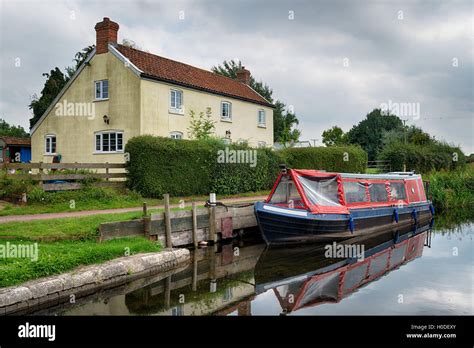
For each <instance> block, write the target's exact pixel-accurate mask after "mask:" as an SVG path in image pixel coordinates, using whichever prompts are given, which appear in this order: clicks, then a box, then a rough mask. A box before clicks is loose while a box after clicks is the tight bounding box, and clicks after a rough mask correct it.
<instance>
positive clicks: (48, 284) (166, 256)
mask: <svg viewBox="0 0 474 348" xmlns="http://www.w3.org/2000/svg"><path fill="white" fill-rule="evenodd" d="M189 260H190V252H189V250H187V249H172V250H163V251H161V252H158V253H146V254H137V255H132V256H126V257H120V258H117V259H113V260H110V261H107V262H105V263H102V264H95V265H89V266H84V267H80V268H78V269H76V270H74V271H71V272H67V273H62V274H59V275H55V276H51V277H46V278H39V279H35V280H32V281H28V282H26V283H23V284H21V285H15V286H11V287H7V288H3V289H0V315H6V314H14V313H15V312H20V311H24V310H27V309H29V308H36V307H40V306H44V305H47V304H51V305H54V304H59V303H60V302H65V301H68V300H69V299H70V297H71V295H74V298H78V297H81V296H85V295H87V294H90V293H94V292H97V291H99V290H101V289H104V288H110V287H114V286H118V285H120V284H123V283H126V282H129V281H131V280H133V279H136V278H140V277H143V276H145V275H147V274H151V273H157V272H165V271H168V270H170V269H173V268H175V267H177V266H179V265H181V264H183V263H186V262H189Z"/></svg>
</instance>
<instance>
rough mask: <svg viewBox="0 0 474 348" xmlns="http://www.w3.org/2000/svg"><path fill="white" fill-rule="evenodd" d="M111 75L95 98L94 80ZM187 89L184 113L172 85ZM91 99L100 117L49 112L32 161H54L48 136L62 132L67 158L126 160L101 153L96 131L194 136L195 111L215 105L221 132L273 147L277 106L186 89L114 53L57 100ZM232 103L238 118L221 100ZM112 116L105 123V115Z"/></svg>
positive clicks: (96, 60) (94, 63)
mask: <svg viewBox="0 0 474 348" xmlns="http://www.w3.org/2000/svg"><path fill="white" fill-rule="evenodd" d="M103 79H108V81H109V99H108V100H104V101H94V88H95V87H94V82H95V81H97V80H103ZM171 88H175V89H180V90H182V91H183V105H184V114H183V115H178V114H172V113H170V112H169V109H170V89H171ZM65 101H66V102H67V103H74V104H75V105H76V104H77V103H91V104H89V105H93V107H94V108H95V115H94V117H92V116H90V115H89V116H88V115H84V116H79V115H75V116H58V115H57V114H56V111H57V108H52V109H51V111H50V112H49V113H48V115H47V116H46V117H45V118H44V119H43V120H42V122H41V123H40V124H39V126H38V127H37V128H36V129H35V130H34V132H33V134H32V137H31V144H32V162H46V163H49V162H51V161H52V158H53V155H47V154H45V136H46V135H50V134H53V135H56V153H57V154H61V156H62V160H61V161H62V162H64V163H71V162H82V163H104V162H110V163H121V162H124V160H125V158H124V155H123V153H113V154H97V153H95V132H98V131H107V130H109V131H110V130H116V131H123V141H124V144H126V142H127V141H128V140H129V139H130V138H132V137H134V136H138V135H143V134H152V135H159V136H164V137H168V136H170V132H173V131H179V132H182V133H183V137H184V138H185V139H186V138H188V134H187V133H188V130H187V129H188V127H189V122H190V116H189V110H191V109H193V110H194V111H195V112H196V113H197V114H198V113H199V112H201V111H203V112H205V111H206V108H207V107H211V108H212V112H213V118H214V120H215V121H216V135H217V136H219V137H224V136H225V133H226V131H227V130H230V131H231V134H232V135H231V138H232V141H234V142H237V141H239V140H247V141H248V142H249V144H250V145H253V146H257V144H258V142H260V141H263V142H265V143H266V145H267V146H272V145H273V110H272V109H271V108H268V107H264V106H260V105H258V104H254V103H249V102H244V101H241V100H238V99H233V98H227V97H223V96H219V95H214V94H210V93H205V92H200V91H196V90H192V89H188V88H181V87H178V86H175V85H171V84H166V83H163V82H157V81H151V80H145V79H141V78H140V77H139V76H137V75H136V74H134V73H133V71H132V70H131V69H130V68H128V67H126V66H125V65H124V63H123V62H121V61H120V60H119V59H118V58H117V57H115V56H114V55H113V54H112V53H110V52H108V53H104V54H96V55H94V56H93V57H92V59H91V60H90V65H87V66H85V67H84V69H83V70H82V71H81V72H80V74H79V75H78V76H77V77H76V79H75V80H74V81H73V82H72V84H71V85H70V86H69V88H68V89H67V90H66V92H65V93H64V94H63V95H62V97H61V98H60V99H59V100H58V103H57V104H62V105H64V102H65ZM221 101H229V102H231V103H232V122H224V121H221V119H220V103H221ZM259 109H264V110H265V113H266V128H262V127H259V126H258V110H259ZM104 115H107V116H108V117H109V118H110V123H109V124H105V123H104V121H103V116H104Z"/></svg>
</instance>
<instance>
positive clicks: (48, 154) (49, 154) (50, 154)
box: [43, 152, 58, 156]
mask: <svg viewBox="0 0 474 348" xmlns="http://www.w3.org/2000/svg"><path fill="white" fill-rule="evenodd" d="M57 155H58V154H57V153H56V152H55V153H44V154H43V156H57Z"/></svg>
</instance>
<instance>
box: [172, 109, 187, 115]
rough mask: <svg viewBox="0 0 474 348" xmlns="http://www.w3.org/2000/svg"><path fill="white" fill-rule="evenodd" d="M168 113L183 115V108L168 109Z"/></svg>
mask: <svg viewBox="0 0 474 348" xmlns="http://www.w3.org/2000/svg"><path fill="white" fill-rule="evenodd" d="M168 113H169V114H173V115H181V116H183V115H184V110H183V109H168Z"/></svg>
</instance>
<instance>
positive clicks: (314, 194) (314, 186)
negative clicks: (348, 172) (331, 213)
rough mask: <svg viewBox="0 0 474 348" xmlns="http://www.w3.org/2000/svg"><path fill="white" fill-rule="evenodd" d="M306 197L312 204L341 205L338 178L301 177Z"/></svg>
mask: <svg viewBox="0 0 474 348" xmlns="http://www.w3.org/2000/svg"><path fill="white" fill-rule="evenodd" d="M299 181H300V183H301V186H303V190H304V193H305V195H306V198H308V200H309V201H310V202H311V204H316V205H322V206H339V205H341V204H340V203H339V195H338V189H337V178H336V177H332V178H314V177H307V176H306V177H305V176H301V177H299Z"/></svg>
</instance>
